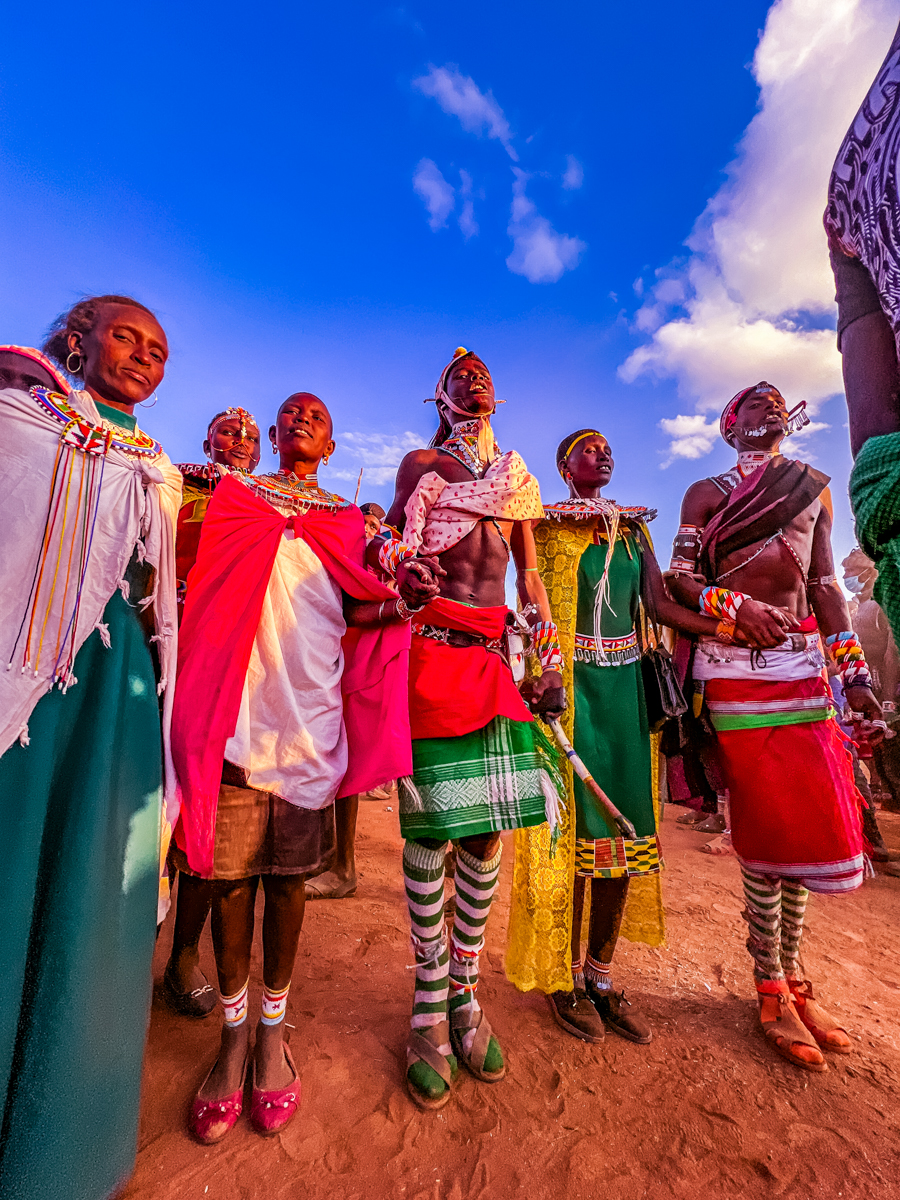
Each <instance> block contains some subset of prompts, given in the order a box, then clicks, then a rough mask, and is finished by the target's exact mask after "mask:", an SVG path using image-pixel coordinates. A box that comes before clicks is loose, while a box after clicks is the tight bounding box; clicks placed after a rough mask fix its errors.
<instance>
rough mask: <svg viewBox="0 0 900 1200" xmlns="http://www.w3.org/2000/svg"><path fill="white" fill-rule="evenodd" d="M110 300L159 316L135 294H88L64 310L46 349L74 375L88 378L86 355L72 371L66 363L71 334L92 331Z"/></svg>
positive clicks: (48, 334)
mask: <svg viewBox="0 0 900 1200" xmlns="http://www.w3.org/2000/svg"><path fill="white" fill-rule="evenodd" d="M107 304H123V305H127V306H128V307H129V308H139V309H140V310H141V311H142V312H145V313H149V314H150V316H151V317H154V319H155V317H156V314H155V313H154V312H152V311H151V309H149V308H147V307H146V305H144V304H141V303H140V302H139V301H138V300H134V299H132V297H131V296H85V298H84V299H83V300H79V301H78V303H77V304H73V305H72V307H71V308H70V309H69V310H68V312H64V313H60V315H59V316H58V317H57V318H56V320H55V321H54V322H53V324H52V325H51V326H50V329H49V331H48V333H47V338H46V341H45V342H44V345H43V347H42V349H43V351H44V353H45V354H46V355H47V356H48V357H49V358H52V359H53V360H54V361H55V362H58V363H59V365H60V366H61V367H63V368H64V369H65V370H66V371H68V373H69V374H70V375H71V376H72V377H73V378H74V379H83V378H84V356H83V355H82V356H81V365H80V366H79V367H78V369H77V370H75V371H69V368H68V367H67V366H66V363H67V361H68V358H69V354H70V350H69V334H70V333H80V334H82V335H83V334H86V333H90V332H91V330H92V329H93V328H94V327H95V326H96V324H97V321H98V320H99V318H100V313H101V312H102V310H103V308H104V307H105V306H106V305H107Z"/></svg>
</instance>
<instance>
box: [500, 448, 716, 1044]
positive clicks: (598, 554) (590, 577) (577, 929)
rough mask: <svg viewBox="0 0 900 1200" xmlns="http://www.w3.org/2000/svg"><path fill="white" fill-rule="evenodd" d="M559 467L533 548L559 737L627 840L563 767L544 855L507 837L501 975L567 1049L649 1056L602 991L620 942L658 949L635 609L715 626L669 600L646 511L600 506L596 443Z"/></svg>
mask: <svg viewBox="0 0 900 1200" xmlns="http://www.w3.org/2000/svg"><path fill="white" fill-rule="evenodd" d="M557 466H558V468H559V471H560V474H561V475H562V477H563V479H564V480H565V481H566V483H567V484H568V487H569V498H568V499H567V500H564V501H561V502H560V503H558V504H553V505H550V506H548V507H546V508H545V510H544V511H545V517H544V519H543V520H542V521H540V522H539V523H537V526H536V528H535V543H536V546H537V553H538V566H539V569H540V572H541V578H542V579H544V581H545V584H546V587H547V591H548V594H549V597H550V607H551V610H552V611H553V615H554V618H555V620H556V622H557V626H558V628H559V635H560V644H561V647H562V651H563V657H564V659H565V671H564V681H565V684H566V691H567V697H568V702H569V708H568V710H567V712H566V714H565V716H564V718H563V726H564V728H565V729H566V732H567V734H568V736H569V738H570V739H571V740H572V742H573V744H574V747H575V750H576V752H577V754H578V755H579V757H580V758H581V759H582V761H583V762H584V763H585V765H586V766H587V769H588V770H589V771H590V773H591V775H592V776H593V777H594V778H595V779H596V780H597V782H598V783H599V785H600V786H601V787H602V788H603V790H604V791H605V792H606V794H607V795H608V796H609V798H610V799H611V800H612V802H613V804H615V805H616V806H617V808H618V809H619V810H620V811H621V812H622V813H623V814H624V815H625V816H626V817H627V818H628V819H629V820H630V821H631V823H632V824H633V826H634V828H635V833H636V836H635V837H634V838H633V839H631V838H623V837H622V836H621V835H620V834H619V832H618V831H617V830H616V829H614V828H612V827H610V825H609V824H608V822H607V820H606V817H605V815H604V810H603V808H602V806H601V805H600V803H599V802H598V801H597V799H596V797H595V796H594V794H593V793H592V792H591V791H590V789H589V788H588V787H586V786H585V784H584V783H583V782H582V781H581V779H579V778H578V777H577V776H576V775H574V774H573V773H572V771H571V768H569V769H568V772H567V774H568V783H569V804H568V806H567V809H568V811H567V813H566V816H565V819H564V820H563V822H562V824H561V833H560V836H559V843H558V845H557V846H556V847H555V849H554V851H553V853H552V854H551V851H550V834H549V831H548V829H547V827H546V826H543V827H538V828H536V829H534V830H520V831H519V832H518V833H517V835H516V868H515V877H514V888H513V911H512V915H511V920H510V948H509V953H508V956H507V973H508V975H509V977H510V979H511V980H512V982H513V983H515V984H516V986H517V987H519V988H521V989H522V990H529V989H531V988H538V989H539V990H541V991H544V992H545V993H546V994H547V995H548V997H549V999H550V1003H551V1008H552V1012H553V1016H554V1018H555V1019H556V1021H557V1022H558V1023H559V1024H560V1025H561V1026H562V1027H563V1028H564V1029H566V1030H567V1032H569V1033H572V1034H573V1035H574V1036H576V1037H580V1038H582V1039H583V1040H585V1041H590V1042H596V1041H599V1040H601V1039H602V1038H603V1036H604V1032H605V1029H606V1028H609V1029H611V1030H612V1031H613V1032H615V1033H617V1034H619V1035H620V1036H622V1037H625V1038H628V1039H629V1040H631V1041H634V1042H640V1043H646V1042H649V1041H650V1040H651V1036H652V1035H651V1032H650V1028H649V1026H648V1025H647V1024H646V1022H645V1021H643V1020H642V1019H641V1018H640V1017H639V1016H637V1014H636V1013H634V1011H633V1010H631V1005H630V1003H629V1002H627V1001H625V998H624V993H623V992H621V991H616V990H615V989H614V988H613V984H612V960H613V954H614V951H615V947H616V943H617V941H618V938H619V936H620V933H624V934H625V936H627V937H629V938H630V939H631V940H640V941H644V942H648V943H649V944H651V945H659V944H661V943H662V942H663V940H664V926H663V914H662V903H661V898H660V890H659V879H658V876H659V872H660V869H661V867H662V855H661V853H660V849H659V842H658V838H657V811H656V805H655V804H654V786H653V763H652V756H651V740H650V728H649V722H648V717H647V704H646V698H645V694H644V683H643V678H642V671H641V656H642V649H643V647H644V645H645V644H646V640H647V637H648V628H647V621H646V618H645V613H644V601H646V602H647V604H649V605H650V606H651V607H652V608H653V610H654V615H655V619H656V620H658V621H659V622H660V623H662V624H665V625H669V626H672V627H673V628H676V629H681V630H684V631H685V632H689V633H706V634H708V635H713V636H715V635H716V632H717V622H716V621H715V620H714V619H713V618H712V617H703V616H701V615H700V614H699V613H696V612H691V611H690V610H689V609H686V608H682V607H681V606H680V605H678V604H676V603H675V602H674V601H673V600H672V599H670V597H669V596H668V595H667V594H666V590H665V586H664V584H663V580H662V576H661V574H660V570H659V567H658V565H657V562H656V559H655V557H654V555H653V550H652V547H651V544H650V539H649V534H648V532H647V528H646V522H647V521H649V520H651V519H652V518H653V517H654V516H655V515H656V514H655V512H653V511H652V510H649V509H646V508H625V507H623V506H621V505H619V504H616V502H615V501H612V500H607V499H605V498H603V497H602V495H601V492H602V490H603V488H604V487H605V486H606V485H607V484H608V483H609V480H610V478H611V476H612V471H613V459H612V453H611V451H610V447H609V443H608V442H607V441H606V438H605V437H603V435H602V434H600V433H598V432H597V431H596V430H580V431H579V432H577V433H574V434H570V435H569V437H567V438H566V439H564V441H563V442H562V443H560V446H559V449H558V451H557ZM588 881H590V918H589V924H588V945H587V955H586V957H585V958H584V959H582V954H581V931H582V918H583V914H584V903H585V894H586V891H587V884H588ZM629 893H631V894H629ZM626 901H627V906H626ZM623 918H624V921H625V924H624V926H623Z"/></svg>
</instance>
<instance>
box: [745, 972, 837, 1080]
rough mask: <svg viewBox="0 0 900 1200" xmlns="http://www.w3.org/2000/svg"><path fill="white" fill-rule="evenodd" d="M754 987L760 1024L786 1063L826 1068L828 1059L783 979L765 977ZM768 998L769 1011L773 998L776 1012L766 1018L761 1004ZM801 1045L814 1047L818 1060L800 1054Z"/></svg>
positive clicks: (813, 1068)
mask: <svg viewBox="0 0 900 1200" xmlns="http://www.w3.org/2000/svg"><path fill="white" fill-rule="evenodd" d="M756 990H757V992H758V993H759V994H758V997H757V998H758V1000H759V1020H760V1024H761V1025H762V1028H763V1033H764V1034H765V1035H766V1041H767V1042H770V1043H771V1045H772V1048H773V1049H774V1050H775V1052H776V1053H777V1054H780V1055H781V1057H782V1058H784V1059H786V1060H787V1061H788V1062H789V1063H793V1064H794V1066H795V1067H802V1069H803V1070H804V1071H827V1070H828V1063H826V1061H825V1059H824V1058H823V1057H822V1051H821V1050H820V1049H819V1047H818V1046H817V1045H816V1042H815V1039H814V1038H813V1037H812V1035H811V1034H810V1032H809V1031H808V1030H807V1028H806V1026H805V1025H804V1024H803V1022H802V1021H801V1020H800V1017H799V1016H798V1014H797V1010H796V1008H794V1003H793V1000H792V999H791V992H790V988H789V987H788V985H787V983H786V981H785V980H783V979H767V980H764V981H762V982H759V983H757V985H756ZM767 1001H768V1002H769V1004H768V1005H767V1007H768V1009H769V1011H770V1012H771V1011H772V1002H774V1004H775V1005H777V1009H776V1011H775V1015H774V1016H771V1017H768V1018H766V1017H764V1016H763V1011H764V1008H763V1006H764V1005H766V1003H767ZM801 1046H804V1047H807V1048H808V1049H812V1050H815V1052H816V1054H817V1055H818V1061H817V1060H816V1059H813V1058H807V1057H804V1056H803V1055H802V1054H800V1053H799V1048H800V1047H801Z"/></svg>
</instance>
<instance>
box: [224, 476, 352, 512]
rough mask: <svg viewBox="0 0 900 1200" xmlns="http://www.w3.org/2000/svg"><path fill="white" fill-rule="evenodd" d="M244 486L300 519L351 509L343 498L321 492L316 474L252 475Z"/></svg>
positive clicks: (347, 501) (247, 477)
mask: <svg viewBox="0 0 900 1200" xmlns="http://www.w3.org/2000/svg"><path fill="white" fill-rule="evenodd" d="M244 482H245V483H246V484H247V486H248V487H249V488H250V490H251V491H253V492H255V493H256V495H257V496H259V497H260V499H262V500H267V501H268V502H269V504H272V505H274V507H275V508H279V509H287V510H288V511H289V512H291V513H294V514H295V515H297V516H300V515H302V514H303V513H306V512H309V511H310V510H311V509H318V510H322V511H326V512H336V511H337V510H338V509H341V508H349V507H350V501H349V500H345V499H344V497H343V496H338V495H337V494H336V493H334V492H326V491H325V490H324V488H320V487H319V480H318V477H317V476H316V474H315V472H313V473H312V474H311V475H295V474H294V472H293V471H285V470H284V469H281V470H279V471H278V472H276V473H274V474H271V475H248V476H246V477H245V479H244Z"/></svg>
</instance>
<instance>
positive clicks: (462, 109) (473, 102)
mask: <svg viewBox="0 0 900 1200" xmlns="http://www.w3.org/2000/svg"><path fill="white" fill-rule="evenodd" d="M413 87H415V88H418V90H419V91H420V92H422V94H423V95H425V96H430V97H431V98H432V99H434V100H436V101H437V102H438V104H439V105H440V106H441V108H442V109H443V110H444V112H445V113H449V114H450V116H453V117H457V118H458V119H459V123H460V124H461V125H462V127H463V129H465V130H466V131H467V132H468V133H477V134H478V135H479V136H484V135H486V136H487V137H489V138H495V139H496V140H497V141H498V142H500V144H501V145H502V146H503V147H504V148H505V150H506V153H507V154H508V155H509V157H510V158H511V159H512V160H513V162H518V161H519V156H518V154H516V152H515V150H514V149H513V146H512V130H511V129H510V127H509V122H508V121H507V119H506V116H505V115H504V112H503V109H502V108H501V107H500V105H499V104H498V103H497V101H496V100H495V99H494V96H493V93H491V92H490V91H488V92H483V91H482V90H481V89H480V88H479V86H478V84H477V83H476V82H475V80H474V79H471V78H470V77H469V76H468V75H463V74H462V73H461V72H460V70H459V67H456V66H454V65H453V64H452V63H451V64H448V65H447V66H445V67H435V66H433V65H432V66H430V67H429V69H428V74H427V75H420V76H419V78H418V79H414V80H413Z"/></svg>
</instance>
